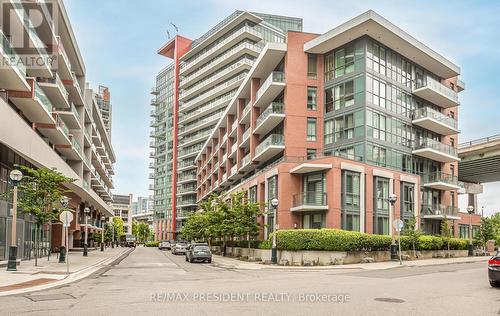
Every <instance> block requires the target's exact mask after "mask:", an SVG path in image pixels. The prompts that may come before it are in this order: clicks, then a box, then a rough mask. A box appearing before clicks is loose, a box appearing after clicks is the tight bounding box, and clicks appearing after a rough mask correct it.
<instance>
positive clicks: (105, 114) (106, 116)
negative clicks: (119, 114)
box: [96, 86, 113, 139]
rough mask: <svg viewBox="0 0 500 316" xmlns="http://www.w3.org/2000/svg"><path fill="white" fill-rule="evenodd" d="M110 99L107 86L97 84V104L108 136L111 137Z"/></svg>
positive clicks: (111, 108)
mask: <svg viewBox="0 0 500 316" xmlns="http://www.w3.org/2000/svg"><path fill="white" fill-rule="evenodd" d="M110 99H111V95H110V93H109V89H108V87H104V86H99V89H98V92H97V93H96V100H97V106H98V107H99V110H100V111H101V117H102V121H103V123H104V126H105V127H106V132H107V133H108V137H109V138H110V139H111V122H112V120H111V116H112V110H113V107H112V106H111V103H110Z"/></svg>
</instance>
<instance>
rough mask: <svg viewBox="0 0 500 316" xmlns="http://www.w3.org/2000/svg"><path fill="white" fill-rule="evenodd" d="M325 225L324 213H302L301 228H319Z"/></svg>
mask: <svg viewBox="0 0 500 316" xmlns="http://www.w3.org/2000/svg"><path fill="white" fill-rule="evenodd" d="M324 227H325V214H324V213H311V214H309V213H307V214H304V215H302V228H304V229H320V228H324Z"/></svg>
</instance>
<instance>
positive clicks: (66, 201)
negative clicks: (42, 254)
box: [59, 196, 69, 263]
mask: <svg viewBox="0 0 500 316" xmlns="http://www.w3.org/2000/svg"><path fill="white" fill-rule="evenodd" d="M60 203H61V206H62V207H63V211H65V210H66V208H67V207H68V204H69V198H68V197H67V196H63V197H62V198H61V201H60ZM66 238H67V236H66V234H64V239H63V238H61V239H62V240H61V242H62V245H61V247H60V248H59V263H64V262H66V246H64V245H65V244H66V241H65V239H66ZM68 247H69V244H68Z"/></svg>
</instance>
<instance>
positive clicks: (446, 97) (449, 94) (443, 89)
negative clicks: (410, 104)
mask: <svg viewBox="0 0 500 316" xmlns="http://www.w3.org/2000/svg"><path fill="white" fill-rule="evenodd" d="M413 94H414V95H416V96H418V97H420V98H422V99H425V100H427V101H429V102H431V103H433V104H435V105H437V106H440V107H442V108H450V107H454V106H458V105H460V102H458V94H457V93H456V92H455V91H453V90H452V89H450V88H448V87H447V86H445V85H443V84H442V83H441V82H439V81H437V80H436V79H434V78H432V77H429V76H426V77H425V78H424V80H423V81H422V82H418V81H417V82H416V85H415V89H414V90H413Z"/></svg>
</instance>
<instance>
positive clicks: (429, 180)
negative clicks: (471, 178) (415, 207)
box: [422, 171, 461, 191]
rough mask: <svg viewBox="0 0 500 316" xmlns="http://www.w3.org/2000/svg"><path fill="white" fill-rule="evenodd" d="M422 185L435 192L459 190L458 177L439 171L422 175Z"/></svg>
mask: <svg viewBox="0 0 500 316" xmlns="http://www.w3.org/2000/svg"><path fill="white" fill-rule="evenodd" d="M422 185H423V186H424V187H426V188H431V189H437V190H443V191H447V190H458V189H460V188H461V186H460V184H459V182H458V177H457V176H454V175H451V174H447V173H443V172H440V171H437V172H434V173H430V174H424V175H422Z"/></svg>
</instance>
